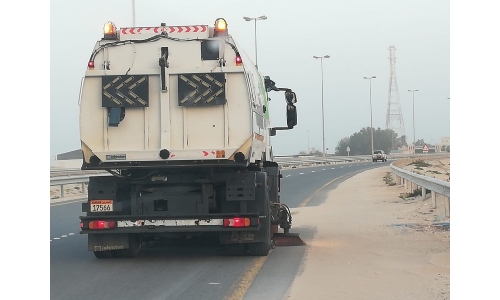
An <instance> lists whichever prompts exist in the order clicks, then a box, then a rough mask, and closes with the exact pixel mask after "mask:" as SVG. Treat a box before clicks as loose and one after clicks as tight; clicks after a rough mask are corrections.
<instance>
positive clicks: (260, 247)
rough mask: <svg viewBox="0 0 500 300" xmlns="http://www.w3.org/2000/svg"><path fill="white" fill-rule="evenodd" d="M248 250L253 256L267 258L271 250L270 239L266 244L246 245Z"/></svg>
mask: <svg viewBox="0 0 500 300" xmlns="http://www.w3.org/2000/svg"><path fill="white" fill-rule="evenodd" d="M248 250H249V251H250V254H251V255H253V256H267V255H268V254H269V250H271V239H269V240H268V241H266V242H258V243H251V244H248Z"/></svg>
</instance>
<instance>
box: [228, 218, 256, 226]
mask: <svg viewBox="0 0 500 300" xmlns="http://www.w3.org/2000/svg"><path fill="white" fill-rule="evenodd" d="M223 225H224V227H248V226H250V218H232V219H224V222H223Z"/></svg>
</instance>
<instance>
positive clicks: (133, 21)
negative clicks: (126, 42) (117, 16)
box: [132, 0, 135, 27]
mask: <svg viewBox="0 0 500 300" xmlns="http://www.w3.org/2000/svg"><path fill="white" fill-rule="evenodd" d="M132 27H135V1H134V0H132Z"/></svg>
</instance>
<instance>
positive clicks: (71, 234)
mask: <svg viewBox="0 0 500 300" xmlns="http://www.w3.org/2000/svg"><path fill="white" fill-rule="evenodd" d="M288 176H290V175H288ZM69 235H75V234H74V233H73V232H71V233H70V234H69Z"/></svg>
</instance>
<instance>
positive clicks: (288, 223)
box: [271, 203, 306, 246]
mask: <svg viewBox="0 0 500 300" xmlns="http://www.w3.org/2000/svg"><path fill="white" fill-rule="evenodd" d="M271 207H272V211H273V216H275V218H273V225H272V227H271V228H272V234H273V238H272V240H273V244H274V246H303V245H305V244H306V243H305V242H304V241H303V240H302V239H301V238H300V237H299V234H298V233H290V228H291V227H292V213H291V212H290V209H289V208H288V206H286V205H285V204H283V203H273V204H272V205H271ZM278 226H279V227H281V228H283V233H280V232H278V230H279V229H278Z"/></svg>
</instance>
